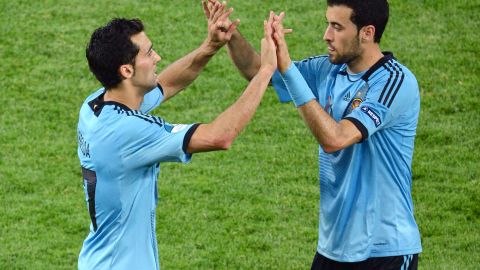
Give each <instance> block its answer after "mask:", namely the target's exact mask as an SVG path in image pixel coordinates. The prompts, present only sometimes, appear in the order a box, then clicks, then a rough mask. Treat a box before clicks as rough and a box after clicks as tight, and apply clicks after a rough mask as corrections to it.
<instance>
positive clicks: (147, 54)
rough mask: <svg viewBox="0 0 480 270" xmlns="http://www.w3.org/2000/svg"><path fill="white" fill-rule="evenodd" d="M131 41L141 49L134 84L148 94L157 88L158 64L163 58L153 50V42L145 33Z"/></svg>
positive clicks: (136, 61) (136, 64) (133, 79)
mask: <svg viewBox="0 0 480 270" xmlns="http://www.w3.org/2000/svg"><path fill="white" fill-rule="evenodd" d="M131 39H132V42H133V43H134V44H135V45H137V46H138V48H139V49H140V50H139V51H138V54H137V56H135V66H134V69H135V73H134V75H133V77H132V82H133V84H134V85H135V86H137V87H139V88H141V89H143V90H145V93H146V92H148V91H150V90H152V89H153V88H155V87H156V86H157V63H158V62H159V61H160V60H161V57H160V56H159V55H158V54H157V53H156V52H155V51H154V50H153V47H152V42H151V41H150V39H149V38H148V37H147V35H146V34H145V32H140V33H138V34H136V35H133V36H132V37H131Z"/></svg>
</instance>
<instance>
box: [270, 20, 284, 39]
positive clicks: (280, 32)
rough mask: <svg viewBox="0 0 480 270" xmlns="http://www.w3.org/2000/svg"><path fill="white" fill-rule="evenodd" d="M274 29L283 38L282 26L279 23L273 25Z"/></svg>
mask: <svg viewBox="0 0 480 270" xmlns="http://www.w3.org/2000/svg"><path fill="white" fill-rule="evenodd" d="M272 28H273V30H275V33H277V34H278V35H279V36H280V37H283V29H282V25H281V24H280V23H279V22H278V21H275V22H273V23H272Z"/></svg>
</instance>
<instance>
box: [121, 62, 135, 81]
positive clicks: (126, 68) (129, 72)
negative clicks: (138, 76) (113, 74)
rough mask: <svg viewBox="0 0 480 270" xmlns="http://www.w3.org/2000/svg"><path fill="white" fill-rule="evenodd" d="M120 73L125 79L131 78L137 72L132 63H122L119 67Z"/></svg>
mask: <svg viewBox="0 0 480 270" xmlns="http://www.w3.org/2000/svg"><path fill="white" fill-rule="evenodd" d="M118 73H119V74H120V76H122V78H123V79H130V78H132V77H133V75H134V74H135V70H134V69H133V66H132V65H131V64H127V65H121V66H120V67H119V68H118Z"/></svg>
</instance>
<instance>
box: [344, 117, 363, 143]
mask: <svg viewBox="0 0 480 270" xmlns="http://www.w3.org/2000/svg"><path fill="white" fill-rule="evenodd" d="M344 119H345V120H348V121H350V122H352V124H354V125H355V127H357V129H358V130H359V131H360V133H362V141H364V140H366V139H367V138H368V129H367V128H366V127H365V126H364V125H363V124H362V122H360V121H359V120H358V119H357V118H353V117H345V118H344ZM362 141H360V142H362Z"/></svg>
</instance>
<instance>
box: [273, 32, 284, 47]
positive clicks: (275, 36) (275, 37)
mask: <svg viewBox="0 0 480 270" xmlns="http://www.w3.org/2000/svg"><path fill="white" fill-rule="evenodd" d="M273 40H274V41H275V44H277V49H281V48H283V46H284V45H285V39H283V38H281V37H280V35H279V34H278V33H273Z"/></svg>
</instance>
